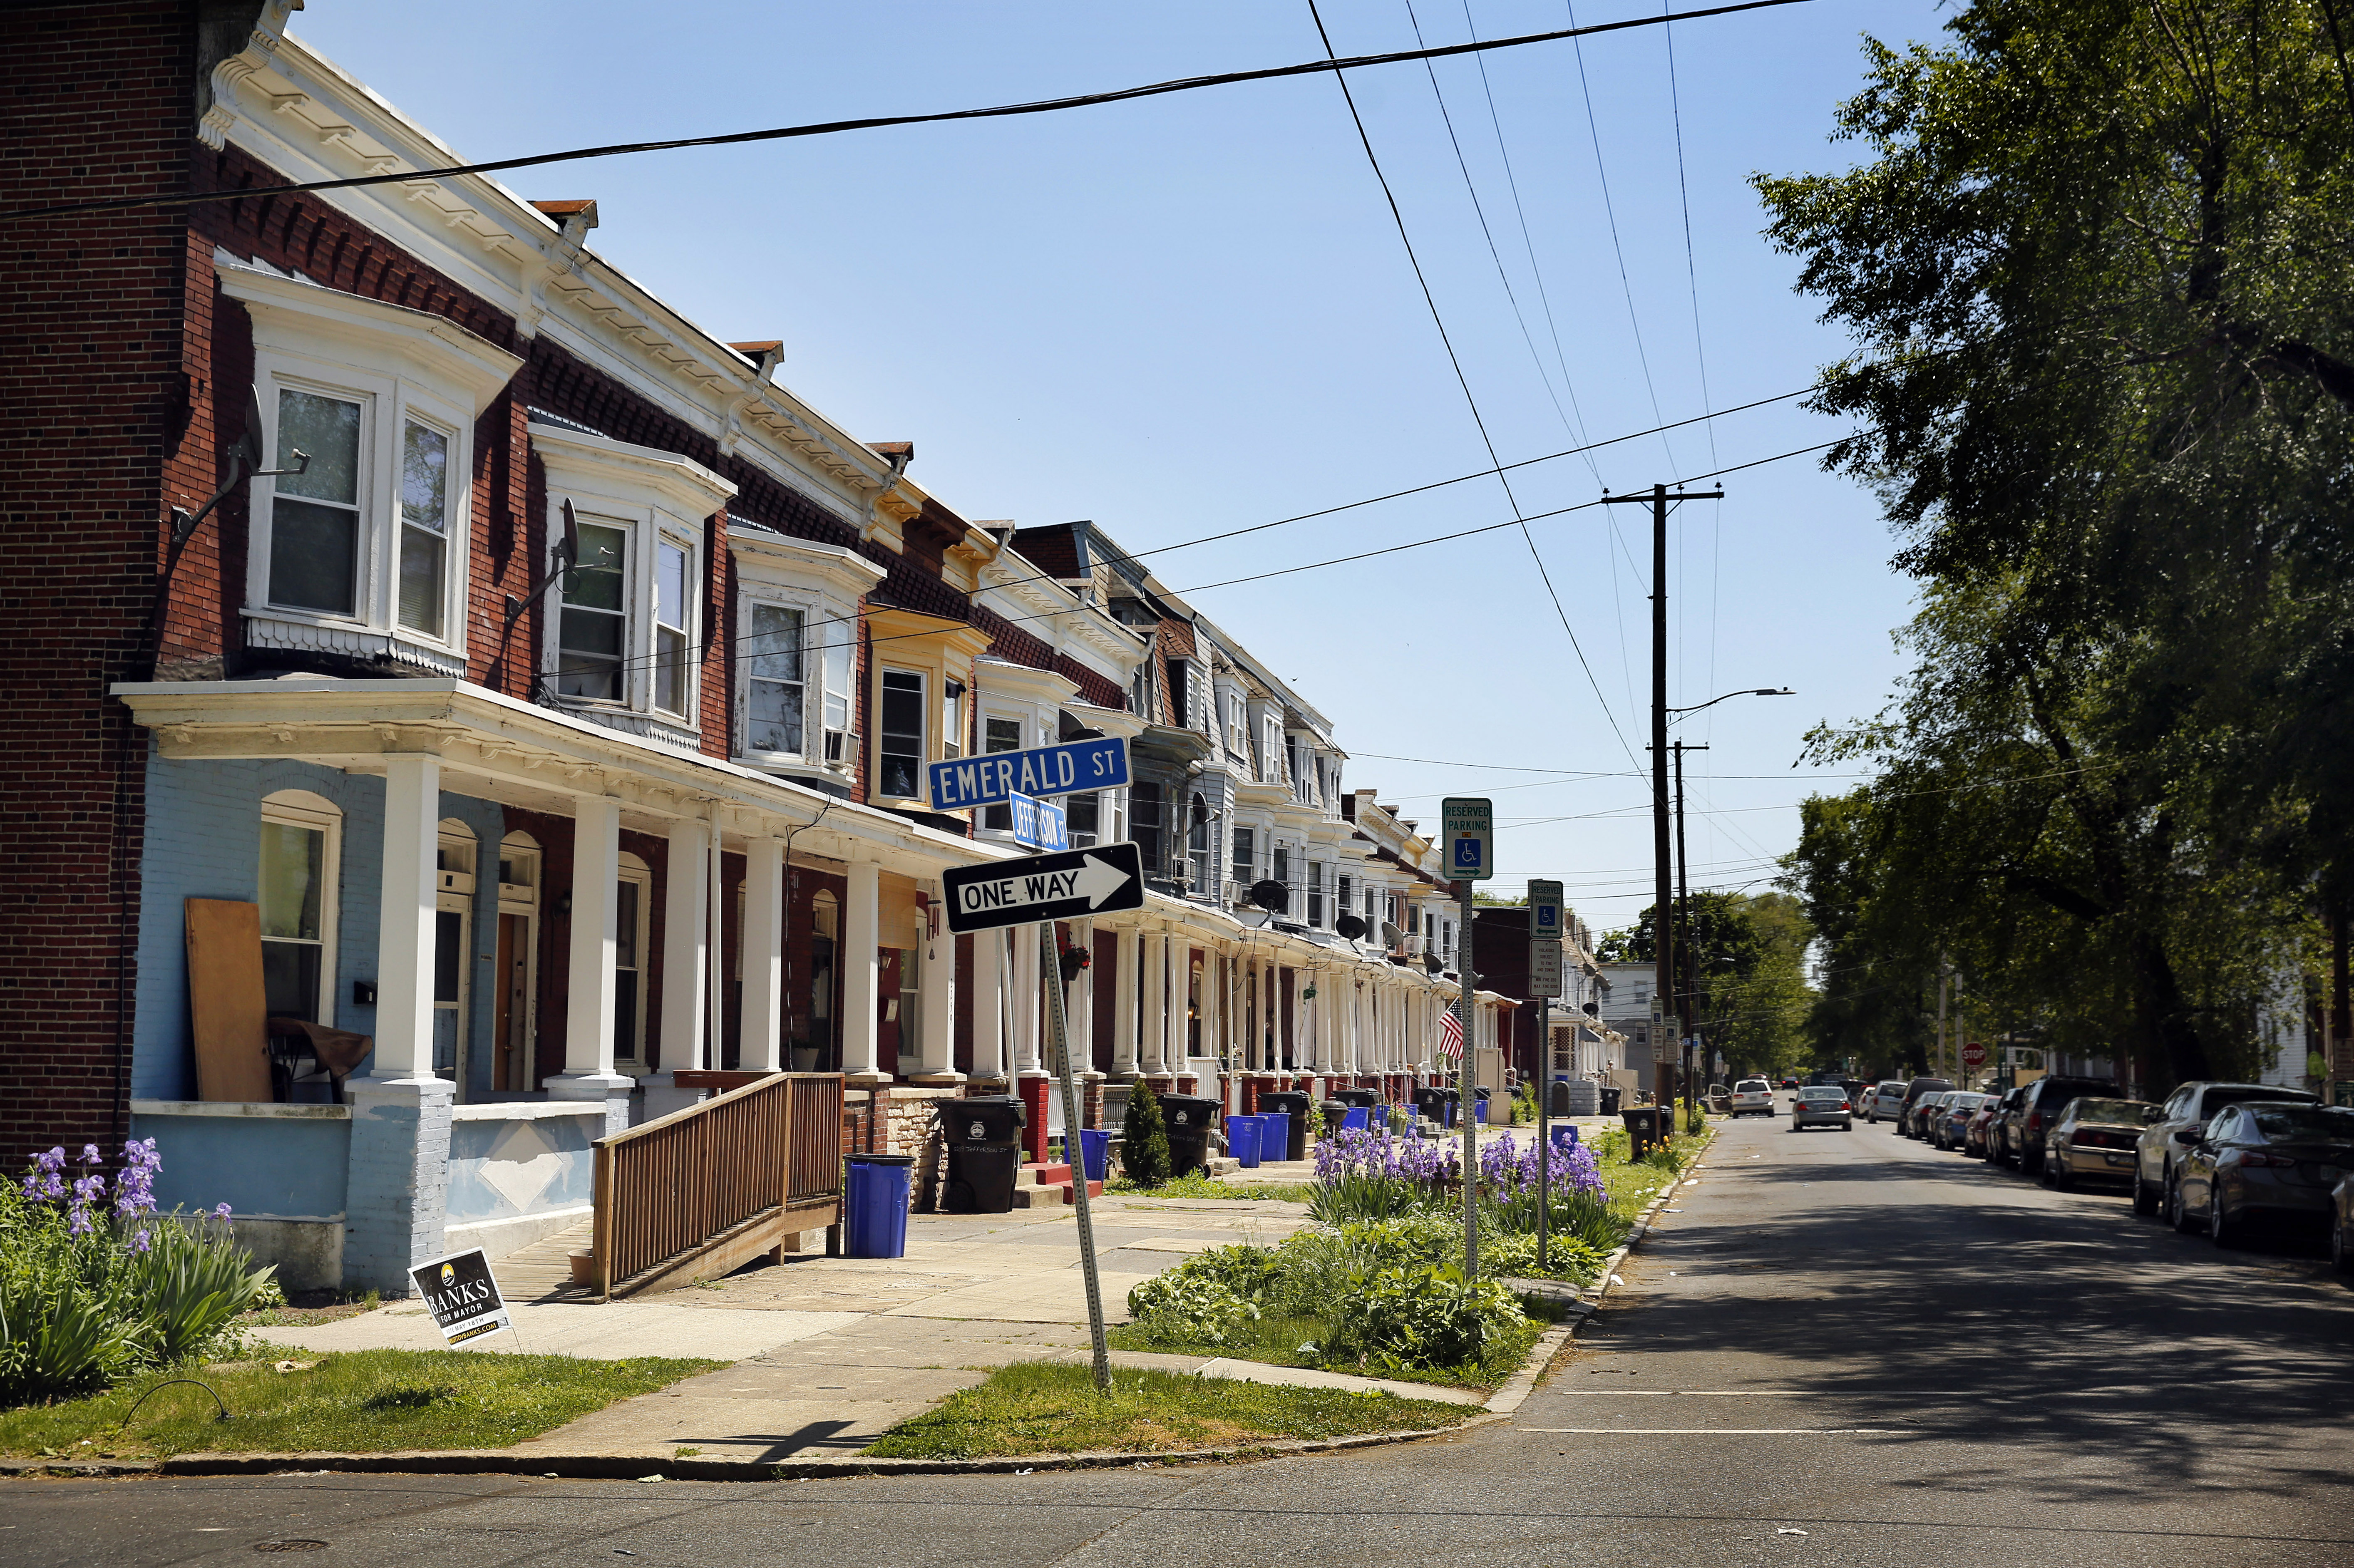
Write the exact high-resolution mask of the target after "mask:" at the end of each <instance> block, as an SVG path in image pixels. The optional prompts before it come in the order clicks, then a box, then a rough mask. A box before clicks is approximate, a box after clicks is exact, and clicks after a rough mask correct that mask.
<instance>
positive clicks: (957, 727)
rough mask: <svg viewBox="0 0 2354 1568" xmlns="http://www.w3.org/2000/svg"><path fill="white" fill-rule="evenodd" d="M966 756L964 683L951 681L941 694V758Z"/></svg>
mask: <svg viewBox="0 0 2354 1568" xmlns="http://www.w3.org/2000/svg"><path fill="white" fill-rule="evenodd" d="M963 755H964V683H963V682H962V681H950V682H949V683H947V687H946V689H945V690H943V691H942V692H941V693H940V757H941V758H942V759H943V760H945V759H947V758H952V757H962V756H963Z"/></svg>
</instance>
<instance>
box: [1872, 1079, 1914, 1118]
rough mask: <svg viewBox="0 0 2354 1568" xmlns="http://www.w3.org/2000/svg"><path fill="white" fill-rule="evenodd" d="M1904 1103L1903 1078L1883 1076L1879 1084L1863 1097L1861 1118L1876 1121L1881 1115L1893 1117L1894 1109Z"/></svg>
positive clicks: (1894, 1114)
mask: <svg viewBox="0 0 2354 1568" xmlns="http://www.w3.org/2000/svg"><path fill="white" fill-rule="evenodd" d="M1903 1103H1904V1080H1903V1079H1902V1078H1883V1079H1882V1080H1881V1082H1880V1084H1879V1086H1877V1087H1875V1088H1873V1089H1872V1092H1871V1093H1870V1094H1867V1095H1865V1096H1864V1097H1863V1119H1864V1120H1866V1121H1869V1122H1877V1121H1879V1120H1880V1118H1882V1117H1887V1118H1890V1119H1891V1120H1893V1119H1895V1116H1896V1110H1897V1107H1899V1106H1902V1105H1903Z"/></svg>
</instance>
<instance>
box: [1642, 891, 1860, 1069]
mask: <svg viewBox="0 0 2354 1568" xmlns="http://www.w3.org/2000/svg"><path fill="white" fill-rule="evenodd" d="M1657 910H1658V906H1656V905H1654V906H1651V907H1650V908H1648V909H1645V910H1644V911H1643V913H1642V916H1640V917H1639V918H1638V920H1637V921H1636V923H1635V924H1634V925H1633V926H1630V927H1628V928H1627V929H1625V930H1621V931H1612V932H1609V933H1607V934H1606V935H1605V936H1604V937H1603V938H1602V940H1601V943H1600V948H1601V957H1602V958H1603V959H1606V960H1608V961H1610V962H1614V963H1650V962H1652V961H1654V959H1655V956H1656V955H1657V953H1658V951H1659V947H1658V942H1657V927H1656V926H1655V925H1654V924H1653V922H1654V920H1655V919H1656V918H1657ZM1688 926H1689V934H1688V935H1687V936H1685V938H1684V940H1685V941H1686V942H1687V943H1688V948H1687V950H1686V952H1685V958H1684V960H1683V962H1682V966H1681V967H1683V969H1684V972H1685V973H1686V975H1687V976H1688V977H1689V980H1688V982H1687V983H1688V984H1689V985H1690V987H1691V991H1692V995H1693V998H1694V1007H1693V1012H1692V1018H1693V1021H1694V1023H1695V1024H1696V1026H1697V1027H1698V1028H1699V1031H1700V1033H1701V1036H1702V1038H1703V1039H1704V1040H1706V1041H1708V1042H1709V1043H1710V1044H1711V1045H1712V1047H1714V1048H1717V1049H1722V1050H1723V1052H1724V1058H1725V1062H1726V1063H1727V1065H1728V1066H1729V1068H1730V1070H1731V1071H1733V1072H1734V1073H1736V1074H1746V1073H1773V1074H1782V1073H1787V1072H1791V1071H1794V1070H1796V1069H1797V1068H1798V1067H1800V1066H1803V1065H1807V1064H1808V1059H1809V1054H1810V1045H1811V1041H1810V1037H1809V1036H1808V1033H1807V1027H1806V1026H1807V1021H1808V1014H1809V1012H1811V1010H1812V1008H1813V1006H1814V1002H1815V995H1814V991H1813V989H1812V988H1811V987H1810V986H1809V985H1808V982H1807V973H1806V969H1807V949H1808V944H1809V943H1810V942H1811V941H1812V940H1813V936H1814V932H1813V928H1812V927H1811V926H1810V925H1809V924H1808V918H1807V914H1806V911H1805V910H1804V908H1803V907H1802V906H1801V905H1800V902H1799V900H1797V898H1795V897H1792V896H1791V895H1789V894H1787V893H1757V894H1746V893H1718V892H1701V893H1695V894H1693V895H1691V913H1690V916H1689V921H1688Z"/></svg>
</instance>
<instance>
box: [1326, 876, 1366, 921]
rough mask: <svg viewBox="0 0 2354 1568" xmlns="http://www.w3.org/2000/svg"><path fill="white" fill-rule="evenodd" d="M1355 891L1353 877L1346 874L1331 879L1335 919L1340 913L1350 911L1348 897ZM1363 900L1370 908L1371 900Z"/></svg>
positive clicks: (1348, 912)
mask: <svg viewBox="0 0 2354 1568" xmlns="http://www.w3.org/2000/svg"><path fill="white" fill-rule="evenodd" d="M1355 891H1356V883H1355V880H1354V879H1353V878H1351V877H1348V876H1336V877H1334V878H1333V879H1332V914H1333V917H1334V918H1335V919H1336V920H1337V919H1338V918H1339V917H1340V916H1342V915H1346V914H1350V913H1352V911H1351V909H1350V907H1349V898H1350V895H1352V894H1353V893H1354V892H1355ZM1365 902H1366V906H1367V907H1369V908H1370V907H1371V906H1372V904H1373V900H1372V899H1370V898H1369V899H1367V900H1366V901H1365Z"/></svg>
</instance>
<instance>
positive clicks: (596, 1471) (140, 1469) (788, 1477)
mask: <svg viewBox="0 0 2354 1568" xmlns="http://www.w3.org/2000/svg"><path fill="white" fill-rule="evenodd" d="M1502 1418H1503V1417H1502V1415H1501V1414H1497V1413H1482V1414H1478V1415H1474V1416H1472V1417H1470V1418H1469V1420H1467V1421H1465V1422H1464V1423H1463V1424H1462V1425H1459V1426H1436V1427H1426V1428H1419V1429H1416V1430H1415V1431H1411V1432H1369V1433H1365V1434H1363V1435H1362V1436H1355V1437H1327V1438H1320V1439H1317V1440H1314V1441H1308V1440H1304V1439H1293V1438H1286V1439H1280V1440H1278V1441H1275V1442H1269V1443H1252V1444H1244V1445H1239V1446H1235V1447H1231V1448H1187V1449H1178V1450H1172V1451H1162V1452H1157V1453H1145V1454H1140V1453H1134V1452H1129V1451H1125V1450H1111V1449H1099V1450H1095V1451H1091V1452H1087V1453H1081V1454H1034V1455H1029V1456H1026V1457H1018V1458H1002V1459H1001V1458H991V1459H862V1458H841V1459H781V1460H779V1459H663V1458H656V1457H649V1456H646V1455H639V1456H637V1457H634V1458H632V1457H629V1456H627V1455H620V1454H517V1453H514V1452H513V1451H512V1450H508V1449H499V1448H488V1449H484V1448H451V1449H442V1450H437V1451H408V1452H399V1453H387V1454H183V1455H180V1456H177V1457H174V1458H169V1459H159V1460H155V1461H154V1462H153V1463H149V1464H129V1463H122V1462H110V1461H104V1460H101V1461H96V1462H91V1463H74V1462H71V1461H60V1460H54V1459H34V1460H22V1459H17V1460H0V1476H16V1477H45V1478H52V1479H103V1478H113V1477H129V1476H267V1475H286V1474H300V1473H303V1472H316V1473H319V1474H326V1473H329V1472H334V1473H338V1474H344V1475H398V1476H486V1475H488V1476H522V1477H547V1478H558V1479H563V1480H594V1481H650V1480H663V1481H818V1480H836V1479H843V1478H856V1477H860V1476H875V1477H883V1476H1002V1475H1019V1474H1026V1473H1029V1472H1032V1471H1038V1470H1106V1469H1136V1468H1142V1467H1159V1466H1164V1465H1166V1466H1175V1465H1234V1464H1246V1463H1249V1462H1251V1461H1253V1460H1258V1459H1288V1458H1294V1457H1299V1456H1302V1455H1310V1454H1337V1453H1343V1452H1346V1451H1347V1450H1349V1449H1352V1448H1376V1447H1381V1446H1386V1445H1389V1444H1394V1443H1413V1442H1418V1441H1421V1440H1423V1439H1426V1438H1431V1437H1451V1436H1456V1435H1457V1434H1458V1433H1461V1432H1467V1431H1469V1430H1471V1429H1472V1428H1474V1427H1478V1426H1484V1425H1488V1424H1489V1423H1490V1422H1493V1421H1499V1420H1501V1419H1502Z"/></svg>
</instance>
